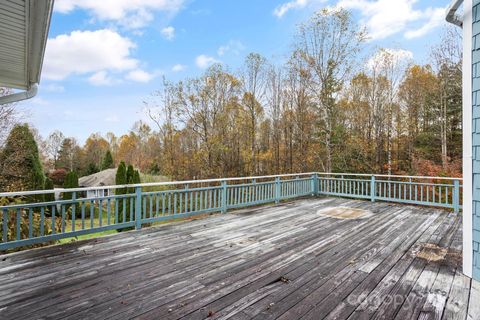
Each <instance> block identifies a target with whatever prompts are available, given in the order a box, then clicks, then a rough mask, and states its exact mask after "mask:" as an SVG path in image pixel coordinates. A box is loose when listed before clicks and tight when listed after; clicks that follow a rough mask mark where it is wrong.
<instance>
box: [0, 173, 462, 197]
mask: <svg viewBox="0 0 480 320" xmlns="http://www.w3.org/2000/svg"><path fill="white" fill-rule="evenodd" d="M314 174H316V175H321V176H356V177H372V176H375V177H379V178H403V179H410V178H411V179H430V180H451V181H454V180H462V178H452V177H430V176H402V175H386V174H368V173H338V172H332V173H326V172H308V173H289V174H277V175H266V176H250V177H231V178H215V179H202V180H181V181H165V182H150V183H139V184H125V185H110V186H98V187H81V188H71V189H65V188H57V189H53V190H32V191H15V192H0V197H15V196H31V195H41V194H52V193H65V192H85V191H95V190H105V189H122V188H136V187H160V186H171V185H186V184H194V183H197V184H198V183H212V182H224V181H227V182H228V181H242V180H254V179H272V178H284V177H301V176H311V175H314Z"/></svg>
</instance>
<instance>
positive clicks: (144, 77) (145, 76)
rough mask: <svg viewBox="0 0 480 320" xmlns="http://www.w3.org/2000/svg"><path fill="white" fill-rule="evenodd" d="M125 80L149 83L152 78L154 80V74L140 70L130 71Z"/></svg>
mask: <svg viewBox="0 0 480 320" xmlns="http://www.w3.org/2000/svg"><path fill="white" fill-rule="evenodd" d="M125 78H127V79H128V80H132V81H136V82H144V83H146V82H149V81H150V80H152V79H153V78H155V74H153V73H148V72H146V71H143V70H141V69H136V70H132V71H130V72H129V73H128V74H127V75H126V76H125Z"/></svg>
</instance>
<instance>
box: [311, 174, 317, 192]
mask: <svg viewBox="0 0 480 320" xmlns="http://www.w3.org/2000/svg"><path fill="white" fill-rule="evenodd" d="M312 196H318V174H317V173H314V174H313V175H312Z"/></svg>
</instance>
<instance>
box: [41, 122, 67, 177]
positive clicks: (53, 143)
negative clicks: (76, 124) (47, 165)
mask: <svg viewBox="0 0 480 320" xmlns="http://www.w3.org/2000/svg"><path fill="white" fill-rule="evenodd" d="M64 139H65V136H64V135H63V133H62V132H61V131H59V130H55V131H53V132H52V133H50V135H49V136H48V138H47V141H46V147H47V152H48V155H50V156H51V157H52V160H53V167H54V168H57V161H58V156H59V154H60V150H61V149H62V144H63V140H64Z"/></svg>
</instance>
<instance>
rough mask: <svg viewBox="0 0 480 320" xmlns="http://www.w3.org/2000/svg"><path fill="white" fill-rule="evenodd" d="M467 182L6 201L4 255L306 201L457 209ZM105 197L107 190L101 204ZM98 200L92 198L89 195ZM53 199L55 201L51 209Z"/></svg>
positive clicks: (312, 178) (388, 179) (326, 182)
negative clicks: (338, 199) (214, 214)
mask: <svg viewBox="0 0 480 320" xmlns="http://www.w3.org/2000/svg"><path fill="white" fill-rule="evenodd" d="M461 189H462V186H461V179H459V178H444V177H415V176H386V175H366V174H347V173H343V174H337V173H335V174H333V173H330V174H326V173H316V172H313V173H301V174H286V175H272V176H258V177H240V178H224V179H208V180H191V181H174V182H161V183H144V184H135V185H120V186H118V185H117V186H102V187H95V188H75V189H55V190H41V191H25V192H9V193H0V200H1V201H2V202H1V203H7V204H6V205H3V206H0V214H1V228H0V250H7V249H12V248H15V247H20V246H28V245H33V244H38V243H47V242H53V241H56V240H59V239H62V238H71V237H77V236H80V235H85V234H94V233H98V232H103V231H107V230H124V229H129V228H136V229H141V228H142V226H145V225H149V224H152V223H157V222H161V221H165V220H172V219H177V218H186V217H191V216H195V215H199V214H207V213H211V212H222V213H225V212H226V211H227V210H228V209H233V208H245V207H248V206H256V205H260V204H266V203H279V202H280V201H282V200H285V199H292V198H299V197H304V196H319V195H330V196H340V197H350V198H359V199H369V200H371V201H390V202H398V203H409V204H416V205H425V206H437V207H444V208H450V209H453V210H454V211H455V212H458V211H459V210H460V208H461V203H460V199H461V196H460V195H461ZM99 190H102V192H100V194H103V195H102V196H98V194H99V192H98V191H99ZM92 193H93V194H94V195H95V196H91V194H92ZM52 194H55V195H56V196H55V199H56V200H53V201H45V199H46V198H47V197H48V196H50V197H52Z"/></svg>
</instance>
